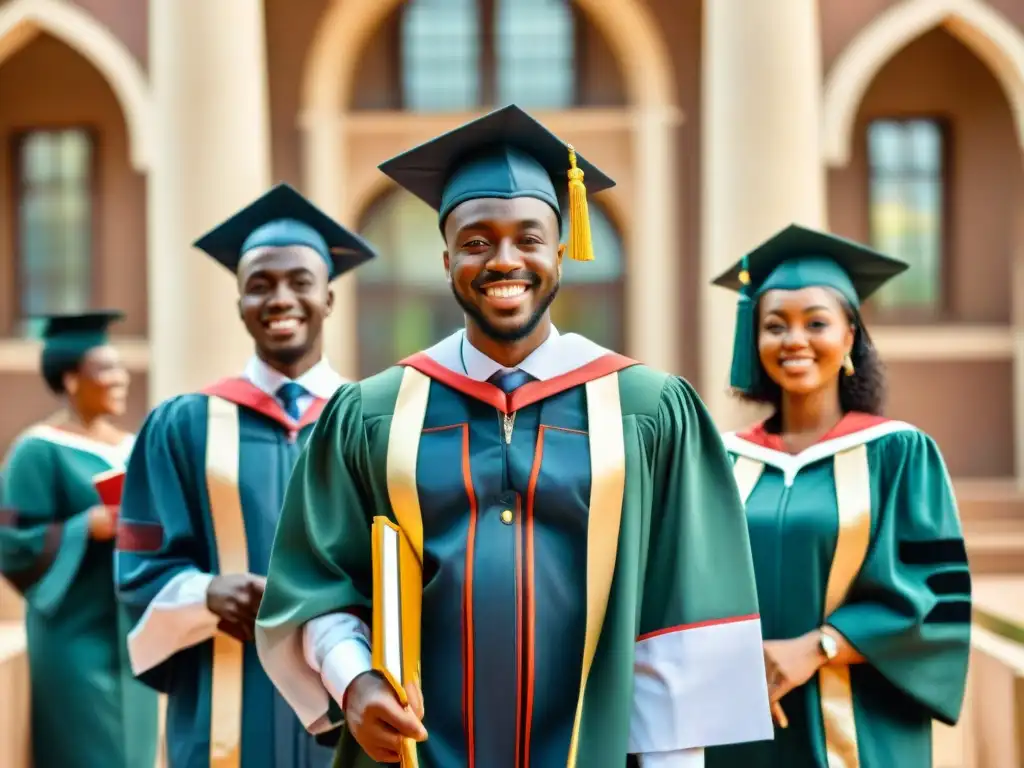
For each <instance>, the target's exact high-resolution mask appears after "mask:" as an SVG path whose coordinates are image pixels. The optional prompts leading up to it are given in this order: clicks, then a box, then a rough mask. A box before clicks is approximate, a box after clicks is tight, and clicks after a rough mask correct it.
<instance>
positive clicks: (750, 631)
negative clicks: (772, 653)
mask: <svg viewBox="0 0 1024 768" xmlns="http://www.w3.org/2000/svg"><path fill="white" fill-rule="evenodd" d="M772 738H774V730H773V728H772V719H771V711H770V709H769V706H768V685H767V683H766V676H765V667H764V651H763V648H762V644H761V622H760V619H759V618H758V617H756V616H744V617H737V618H735V619H729V620H722V621H718V622H715V623H711V624H696V625H686V626H682V627H676V628H672V629H669V630H666V631H662V632H654V633H651V634H649V635H647V636H645V637H642V638H641V639H640V640H639V641H638V642H637V644H636V655H635V662H634V689H633V709H632V715H631V718H630V727H629V752H630V754H635V755H657V754H661V753H675V752H679V751H680V750H693V749H697V748H702V747H712V746H717V745H722V744H736V743H741V742H748V741H765V740H770V739H772Z"/></svg>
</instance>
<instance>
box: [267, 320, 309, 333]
mask: <svg viewBox="0 0 1024 768" xmlns="http://www.w3.org/2000/svg"><path fill="white" fill-rule="evenodd" d="M303 322H304V321H303V320H300V319H299V318H297V317H276V318H272V319H270V320H265V321H263V327H264V328H266V329H267V330H268V331H270V332H271V333H272V334H275V335H277V334H288V333H293V332H295V331H297V330H298V329H299V326H300V325H301V324H302V323H303Z"/></svg>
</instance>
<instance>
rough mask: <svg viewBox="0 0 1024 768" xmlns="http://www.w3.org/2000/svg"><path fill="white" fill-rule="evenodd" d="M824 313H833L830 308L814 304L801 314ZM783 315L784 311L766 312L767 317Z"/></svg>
mask: <svg viewBox="0 0 1024 768" xmlns="http://www.w3.org/2000/svg"><path fill="white" fill-rule="evenodd" d="M823 311H824V312H831V311H832V309H831V308H829V307H826V306H825V305H824V304H814V305H813V306H810V307H805V308H804V309H803V310H801V313H802V314H804V315H809V314H811V313H812V312H823ZM782 313H783V310H782V309H769V310H767V311H766V312H765V316H766V317H767V316H768V315H781V314H782Z"/></svg>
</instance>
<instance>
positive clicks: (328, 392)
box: [242, 355, 345, 400]
mask: <svg viewBox="0 0 1024 768" xmlns="http://www.w3.org/2000/svg"><path fill="white" fill-rule="evenodd" d="M242 375H243V376H245V378H246V379H248V380H249V382H250V383H251V384H253V385H254V386H255V387H257V388H258V389H260V390H262V391H263V392H266V393H267V394H268V395H270V396H271V397H276V396H277V390H279V389H280V388H281V385H282V384H285V383H287V382H289V381H292V379H289V378H288V377H287V376H285V375H284V374H283V373H281V372H280V371H276V370H274V369H273V368H271V367H270V366H269V365H267V364H266V363H265V362H263V361H262V360H260V359H259V357H257V356H256V355H253V356H252V357H251V358H249V362H248V363H247V364H246V366H245V372H244V373H243V374H242ZM294 381H295V383H296V384H301V385H302V387H303V389H305V390H306V391H307V392H309V394H311V395H313V397H318V398H320V399H321V400H328V399H330V397H331V396H332V395H333V394H334V393H335V392H336V391H337V389H338V387H340V386H341V385H342V384H344V383H345V379H343V378H342V377H341V376H340V375H339V374H337V373H336V372H335V371H334V369H333V368H331V364H330V363H329V362H328V361H327V358H326V357H324V358H321V359H320V362H318V363H317V364H316V365H314V366H313V367H312V368H310V369H309V370H308V371H306V372H305V373H304V374H302V375H301V376H299V378H297V379H294Z"/></svg>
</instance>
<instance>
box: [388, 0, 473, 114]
mask: <svg viewBox="0 0 1024 768" xmlns="http://www.w3.org/2000/svg"><path fill="white" fill-rule="evenodd" d="M401 26H402V37H401V47H402V91H403V103H404V105H405V108H406V109H408V110H411V111H413V112H443V111H459V110H465V109H472V108H474V107H476V106H477V105H478V104H479V103H480V18H479V13H478V10H477V0H410V2H408V3H406V5H405V6H404V8H403V9H402V24H401Z"/></svg>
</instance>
